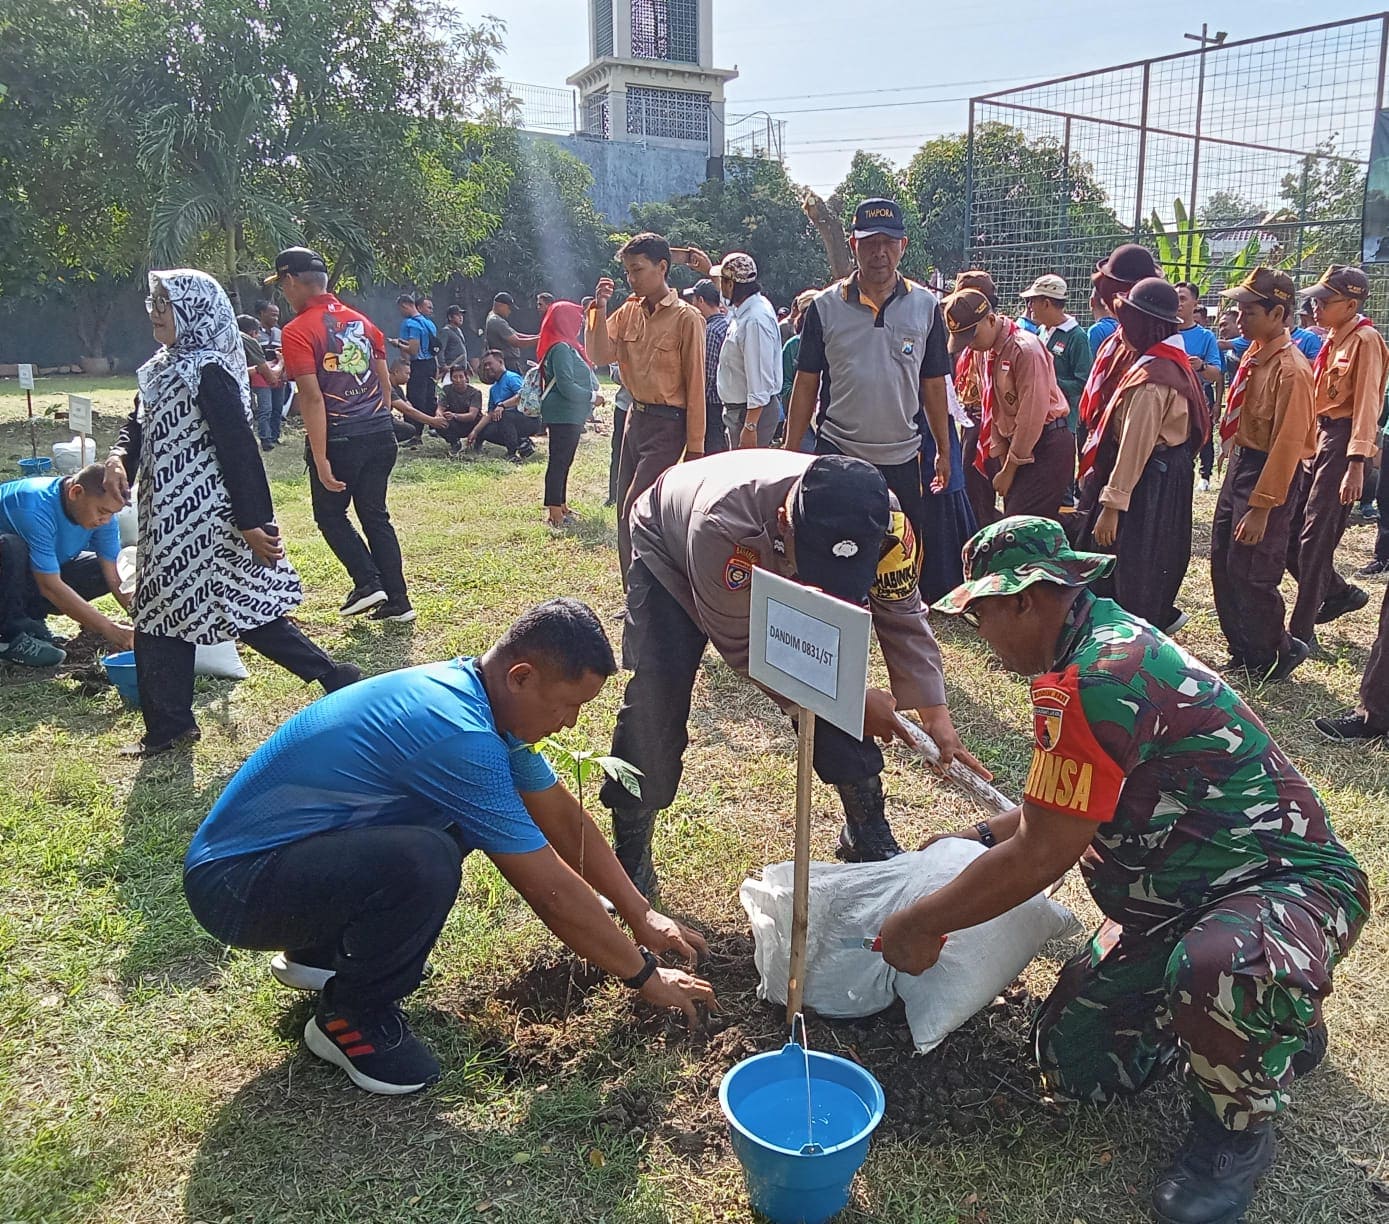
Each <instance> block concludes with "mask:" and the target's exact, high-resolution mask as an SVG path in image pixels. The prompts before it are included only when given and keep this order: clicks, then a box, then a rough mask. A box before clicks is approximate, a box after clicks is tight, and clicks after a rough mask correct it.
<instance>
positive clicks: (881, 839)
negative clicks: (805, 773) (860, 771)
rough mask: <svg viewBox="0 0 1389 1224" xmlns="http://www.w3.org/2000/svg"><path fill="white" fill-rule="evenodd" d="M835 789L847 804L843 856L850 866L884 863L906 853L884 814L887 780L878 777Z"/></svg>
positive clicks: (841, 849)
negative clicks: (884, 784) (853, 864)
mask: <svg viewBox="0 0 1389 1224" xmlns="http://www.w3.org/2000/svg"><path fill="white" fill-rule="evenodd" d="M835 789H836V790H837V791H838V792H839V798H840V800H841V802H843V804H844V828H843V829H842V830H840V833H839V850H838V852H837V853H838V854H839V857H840V858H842V859H843V860H844V861H845V862H846V863H880V862H882V861H883V860H884V859H890V858H893V857H894V856H895V855H898V854H901V853H902V847H901V846H899V845H898V844H897V839H896V838H895V837H893V836H892V829H891V827H890V826H889V825H888V823H887V817H886V816H885V815H884V814H883V780H882V778H881V776H879V775H878V774H873V775H872V776H870V777H867V778H863V779H862V780H860V781H858V782H841V783H840V784H839V785H838V786H836V787H835Z"/></svg>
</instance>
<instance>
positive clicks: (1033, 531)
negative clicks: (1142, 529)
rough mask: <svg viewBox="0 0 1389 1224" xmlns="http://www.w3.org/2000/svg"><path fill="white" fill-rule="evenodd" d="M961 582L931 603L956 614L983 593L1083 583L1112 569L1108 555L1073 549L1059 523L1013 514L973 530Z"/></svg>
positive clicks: (994, 593) (999, 592)
mask: <svg viewBox="0 0 1389 1224" xmlns="http://www.w3.org/2000/svg"><path fill="white" fill-rule="evenodd" d="M963 557H964V568H965V581H964V582H962V583H961V584H960V585H959V586H957V587H956V588H955V589H954V590H953V591H951V592H950V594H948V595H946V596H945V598H943V599H939V600H937V601H936V602H935V603H934V604H932V605H931V606H932V608H934V609H935V610H936V611H937V612H945V613H948V614H950V615H952V616H953V615H958V614H959V613H961V612H963V611H964V610H965V609H966V608H968V607H969V605H970V604H971V603H972V602H973V601H974V600H976V599H982V598H984V597H985V596H986V595H1016V594H1017V593H1018V592H1019V591H1022V590H1025V589H1026V588H1027V587H1030V586H1031V585H1032V584H1033V583H1034V582H1052V583H1055V584H1056V585H1058V586H1068V587H1076V586H1085V585H1086V584H1087V583H1091V582H1094V581H1095V579H1096V578H1103V577H1104V576H1105V575H1106V574H1107V573H1109V571H1110V570H1111V569H1113V568H1114V558H1113V557H1111V556H1109V555H1108V554H1106V553H1089V552H1076V551H1075V550H1074V549H1072V548H1071V544H1070V541H1069V540H1067V539H1066V533H1065V532H1064V531H1063V530H1062V529H1061V525H1060V524H1059V523H1057V522H1056V521H1055V520H1053V519H1048V518H1039V517H1037V516H1035V515H1014V516H1013V517H1012V518H1006V519H1001V520H1000V521H999V522H997V523H993V524H992V525H990V526H988V527H985V528H983V529H981V530H979V531H976V532H975V533H974V535H972V536H971V537H970V539H969V543H967V544H966V545H965V549H964V553H963Z"/></svg>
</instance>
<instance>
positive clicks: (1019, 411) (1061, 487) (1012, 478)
mask: <svg viewBox="0 0 1389 1224" xmlns="http://www.w3.org/2000/svg"><path fill="white" fill-rule="evenodd" d="M944 312H945V326H946V329H947V330H948V331H949V333H950V343H949V347H950V351H951V352H952V353H960V352H962V351H964V350H965V349H970V350H972V351H973V352H974V353H976V354H979V355H981V356H982V357H983V361H982V362H981V363H980V367H979V368H980V384H981V386H982V392H983V394H982V400H983V409H984V412H983V419H982V421H981V423H980V432H979V451H978V454H977V455H976V457H975V466H976V467H978V468H979V469H980V470H981V471H984V472H986V473H987V474H988V475H989V476H990V478H991V479H992V482H993V487H994V490H995V492H997V493H998V495H999V496H1000V497H1002V498H1003V513H1004V514H1005V515H1014V514H1035V515H1040V516H1041V517H1043V518H1050V519H1055V518H1056V517H1057V514H1058V512H1059V509H1060V506H1061V503H1062V502H1063V501H1067V500H1069V494H1070V489H1071V478H1072V476H1074V475H1075V447H1074V445H1073V444H1072V442H1071V437H1070V432H1069V431H1068V430H1067V428H1066V418H1067V415H1068V414H1069V412H1070V407H1069V405H1068V404H1067V403H1066V397H1065V396H1064V395H1063V394H1062V393H1061V389H1060V387H1058V386H1057V385H1056V371H1055V369H1054V368H1053V366H1052V361H1051V354H1050V353H1048V352H1047V350H1046V348H1045V347H1044V346H1043V344H1042V342H1041V341H1040V340H1038V339H1037V337H1036V336H1034V335H1032V334H1030V333H1029V332H1026V331H1024V330H1023V329H1022V328H1020V327H1019V326H1018V325H1017V324H1016V323H1015V322H1014V321H1013V320H1012V319H1010V318H1008V316H1007V315H1002V314H999V313H997V312H996V311H995V310H994V307H993V304H992V303H991V302H990V301H989V299H988V297H987V296H985V294H983V293H982V292H980V291H979V290H978V289H961V290H958V291H957V292H955V293H953V294H951V295H950V296H949V297H948V298H946V300H945V302H944ZM976 360H977V359H976Z"/></svg>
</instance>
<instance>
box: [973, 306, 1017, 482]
mask: <svg viewBox="0 0 1389 1224" xmlns="http://www.w3.org/2000/svg"><path fill="white" fill-rule="evenodd" d="M999 326H1000V327H1001V328H1002V329H1003V332H1002V335H1001V336H995V337H994V343H993V347H992V348H991V349H989V351H988V352H987V353H983V354H981V356H982V357H983V358H984V360H983V361H982V362H981V363H980V365H981V367H982V370H981V373H980V376H979V387H980V403H981V405H982V407H983V411H982V413H981V415H980V418H979V446H978V448H977V449H976V450H975V452H974V466H975V467H977V468H978V469H979V471H980V474H981V475H984V476H987V475H988V472H987V471H985V469H984V465H985V464H986V463H988V461H989V439H990V437H991V436H992V434H993V423H994V359H995V358H996V357H997V356H998V353H999V350H1000V349H1002V348H1003V346H1004V345H1006V344H1007V343H1008V341H1009V340H1011V339H1012V338H1013V333H1014V332H1016V331H1017V330H1018V325H1017V323H1015V322H1014V321H1013V320H1012V319H1010V318H1008V317H1007V316H1006V315H1004V316H1000V317H999Z"/></svg>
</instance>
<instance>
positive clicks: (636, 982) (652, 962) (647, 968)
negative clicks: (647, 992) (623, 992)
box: [622, 946, 661, 990]
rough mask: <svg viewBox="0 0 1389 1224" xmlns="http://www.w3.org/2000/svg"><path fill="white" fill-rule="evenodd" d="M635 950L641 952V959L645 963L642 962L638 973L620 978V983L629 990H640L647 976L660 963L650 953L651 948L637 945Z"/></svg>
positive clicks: (654, 970)
mask: <svg viewBox="0 0 1389 1224" xmlns="http://www.w3.org/2000/svg"><path fill="white" fill-rule="evenodd" d="M637 951H638V952H640V953H641V955H642V959H643V960H644V961H645V962H646V964H644V965H643V966H642V967H641V971H640V972H639V973H636V974H634V975H633V976H632V977H629V978H623V979H622V984H623V985H624V986H626V987H628V988H629V989H631V990H640V989H641V988H642V987H643V986H645V985H646V980H647V978H649V977H650V976H651V975H652V974H653V973H655V972H656V970H657V968H659V967H660V963H661V962H660V961H658V960H657V959H656V958H655V957H654V956H653V955H652V954H651V950H650V949H649V948H643V947H640V946H639V947H638V948H637Z"/></svg>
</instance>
